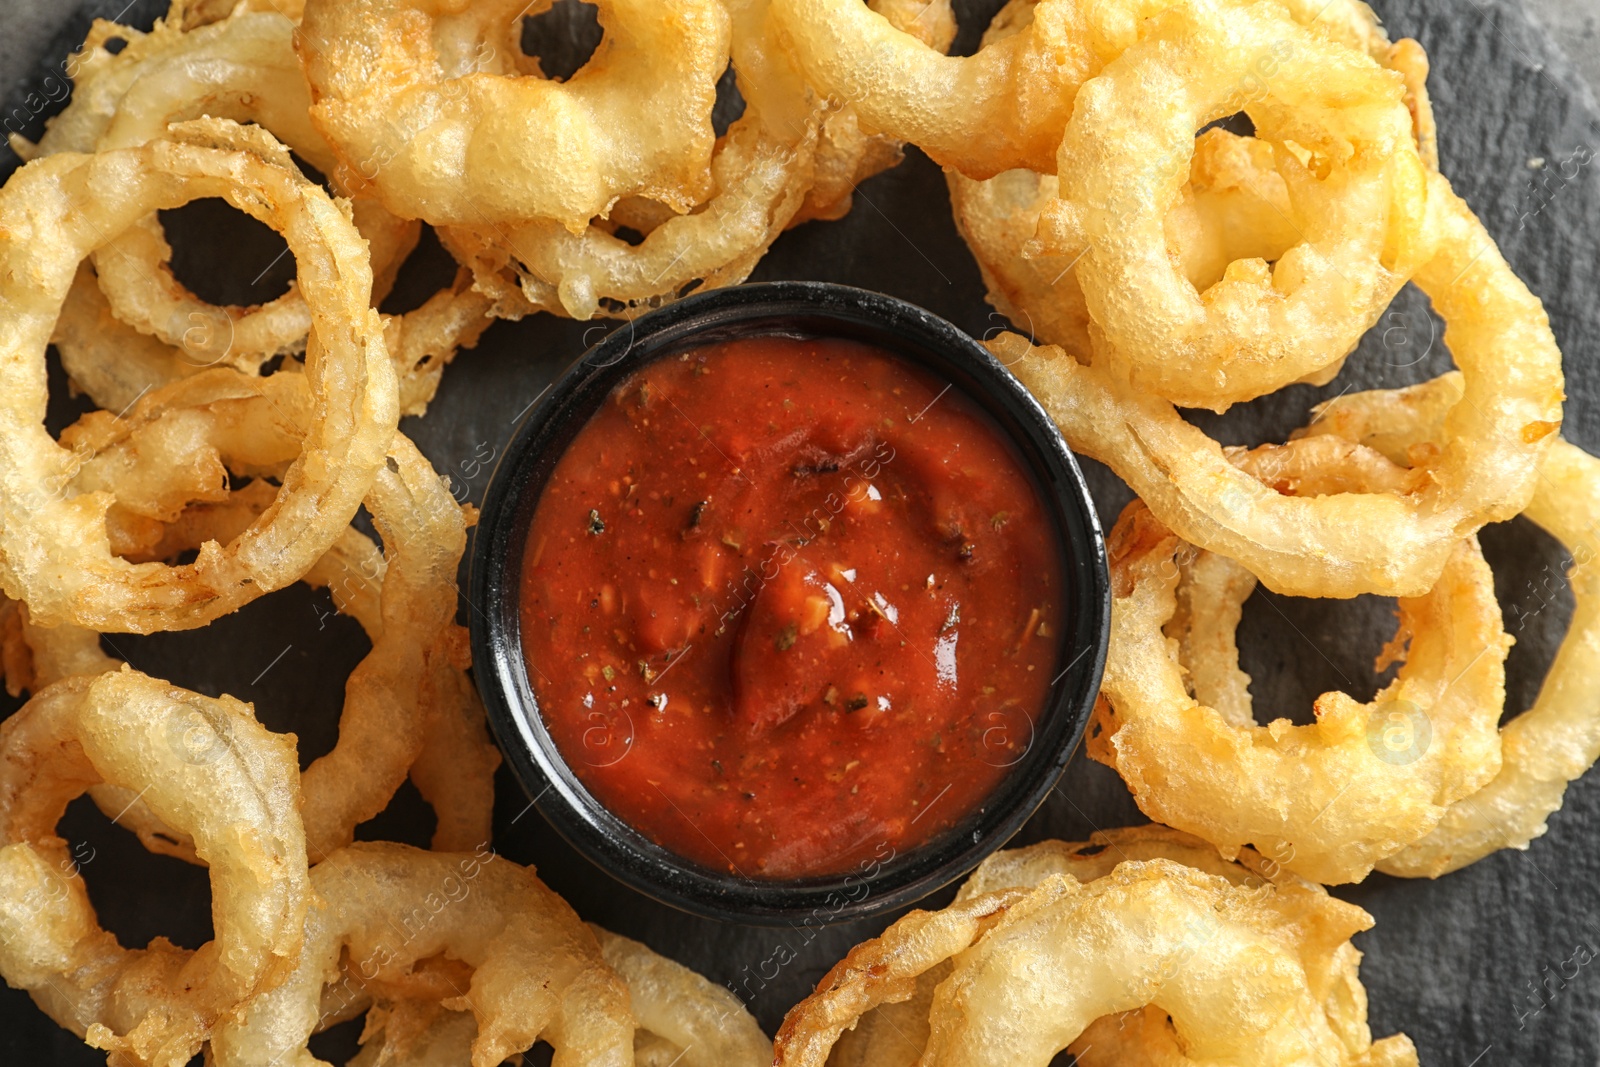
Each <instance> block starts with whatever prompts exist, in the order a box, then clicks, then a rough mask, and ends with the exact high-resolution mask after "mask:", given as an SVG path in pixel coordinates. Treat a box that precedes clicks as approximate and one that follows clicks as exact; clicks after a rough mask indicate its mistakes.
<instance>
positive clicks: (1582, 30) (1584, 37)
mask: <svg viewBox="0 0 1600 1067" xmlns="http://www.w3.org/2000/svg"><path fill="white" fill-rule="evenodd" d="M1523 7H1524V9H1525V10H1526V11H1527V13H1528V16H1529V17H1530V18H1531V19H1533V21H1534V22H1535V23H1537V24H1538V25H1539V26H1540V27H1541V28H1542V29H1543V30H1544V31H1545V34H1546V36H1548V37H1549V38H1550V40H1552V41H1553V42H1555V44H1556V47H1558V48H1560V49H1561V51H1562V52H1563V53H1565V54H1566V56H1567V58H1568V59H1570V60H1572V63H1573V65H1574V66H1575V67H1577V69H1578V72H1579V73H1580V74H1582V75H1583V76H1584V78H1585V79H1586V80H1587V81H1588V82H1589V87H1590V88H1591V89H1593V90H1595V92H1596V93H1600V4H1596V3H1595V0H1523Z"/></svg>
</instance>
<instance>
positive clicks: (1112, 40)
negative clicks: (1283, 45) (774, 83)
mask: <svg viewBox="0 0 1600 1067" xmlns="http://www.w3.org/2000/svg"><path fill="white" fill-rule="evenodd" d="M1175 2H1177V3H1182V2H1185V0H1138V2H1136V3H1077V2H1072V0H1038V2H1037V3H1035V2H1034V0H1010V2H1009V3H1007V4H1006V6H1005V7H1004V8H1002V9H1001V10H1000V12H999V13H998V14H996V15H995V17H994V20H993V22H992V23H991V26H990V29H991V34H990V35H989V37H988V38H987V39H986V40H985V42H984V47H983V48H981V49H980V50H979V51H978V53H977V54H976V55H973V56H965V57H959V56H946V55H944V54H943V49H939V48H933V47H929V46H928V44H927V42H926V41H924V40H922V39H919V36H918V35H917V34H915V33H914V32H911V28H909V27H906V26H897V25H896V24H895V23H894V22H893V21H891V19H890V18H889V17H886V16H887V15H888V14H889V13H888V12H878V11H874V10H870V9H868V8H866V7H864V6H863V5H862V4H861V3H860V2H859V0H773V18H774V21H775V23H776V26H777V28H778V30H779V32H780V33H781V34H782V35H783V37H784V39H785V41H786V42H787V44H788V45H789V47H790V49H791V50H792V51H793V52H794V54H795V56H796V58H797V60H798V61H799V63H800V65H801V67H802V68H803V69H804V71H805V74H806V76H807V78H808V79H809V80H810V82H811V83H812V84H813V85H815V86H816V87H817V89H818V91H819V92H821V93H822V94H823V95H825V96H828V97H831V98H833V99H834V100H838V101H842V102H846V103H849V104H850V105H851V106H853V107H854V108H855V109H856V111H857V113H858V114H859V116H860V119H861V122H862V125H863V126H864V127H866V128H867V129H870V130H874V131H878V132H880V133H884V134H887V135H889V136H892V137H895V138H898V139H899V140H902V141H910V142H912V143H914V144H916V145H918V146H919V147H920V148H922V149H923V151H925V152H927V153H928V155H929V156H931V157H933V159H934V161H935V162H937V163H939V164H940V165H941V166H944V167H946V168H953V169H955V170H958V171H960V172H961V173H962V174H964V175H966V176H967V177H970V178H975V179H979V180H982V179H986V178H992V177H994V176H995V175H996V174H999V173H1001V172H1002V171H1007V170H1013V169H1026V170H1032V171H1036V172H1039V173H1041V174H1053V173H1055V169H1056V153H1057V149H1058V147H1059V146H1060V144H1061V136H1062V132H1063V131H1064V130H1065V129H1066V128H1067V123H1068V120H1069V119H1070V118H1071V117H1072V111H1073V103H1074V96H1075V95H1076V93H1077V91H1078V88H1079V87H1080V86H1081V85H1082V84H1083V83H1084V82H1085V81H1087V80H1088V79H1089V78H1091V77H1094V76H1095V75H1096V74H1098V73H1099V72H1100V70H1101V69H1102V68H1103V67H1104V66H1105V64H1107V63H1109V62H1111V61H1112V60H1113V59H1115V58H1116V57H1117V56H1118V55H1120V54H1121V53H1122V52H1123V51H1124V50H1125V49H1126V48H1128V47H1129V45H1131V44H1132V43H1133V42H1134V41H1135V40H1137V39H1138V37H1139V35H1140V33H1141V32H1142V28H1143V27H1142V25H1141V24H1142V22H1143V21H1144V20H1145V19H1147V18H1149V17H1151V16H1154V15H1156V14H1158V13H1159V12H1160V11H1162V10H1164V9H1166V8H1168V7H1171V6H1173V4H1174V3H1175ZM1285 6H1286V7H1287V8H1288V9H1289V10H1290V12H1291V13H1292V15H1293V16H1294V18H1295V19H1296V20H1297V21H1299V22H1302V23H1305V24H1309V25H1312V26H1314V27H1315V28H1316V29H1317V30H1318V32H1319V34H1321V35H1323V36H1326V37H1328V38H1330V39H1333V40H1338V41H1341V42H1343V43H1347V44H1349V45H1351V46H1354V47H1357V48H1361V49H1362V50H1364V51H1373V50H1377V49H1380V48H1381V49H1383V50H1384V51H1387V49H1388V47H1389V44H1388V40H1387V39H1386V38H1385V37H1384V36H1383V33H1382V31H1381V29H1379V28H1378V25H1377V20H1376V18H1375V17H1373V15H1372V12H1371V10H1370V9H1369V8H1368V7H1367V6H1366V5H1365V4H1363V3H1359V2H1347V0H1332V2H1322V3H1314V2H1312V0H1295V2H1293V3H1289V4H1287V5H1285ZM1424 105H1425V98H1424ZM1428 114H1429V115H1430V122H1431V112H1429V113H1428Z"/></svg>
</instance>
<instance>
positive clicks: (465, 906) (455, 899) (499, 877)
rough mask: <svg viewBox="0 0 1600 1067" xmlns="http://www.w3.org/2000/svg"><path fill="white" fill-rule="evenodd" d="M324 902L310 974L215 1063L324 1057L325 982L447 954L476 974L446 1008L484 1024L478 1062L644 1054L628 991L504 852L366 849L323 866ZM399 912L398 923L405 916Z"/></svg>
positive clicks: (310, 917) (320, 887)
mask: <svg viewBox="0 0 1600 1067" xmlns="http://www.w3.org/2000/svg"><path fill="white" fill-rule="evenodd" d="M311 884H312V888H313V889H314V890H315V892H316V895H317V898H318V900H319V902H320V903H319V904H316V905H313V906H312V908H311V910H310V911H309V913H308V914H307V916H306V927H305V948H304V949H303V950H302V952H301V954H300V963H299V967H298V968H297V969H296V970H295V971H294V973H293V974H292V975H291V976H290V977H289V978H288V979H287V980H286V981H285V982H284V983H283V984H282V985H280V986H279V987H277V988H276V989H273V990H270V991H268V992H265V993H263V994H261V995H260V996H258V997H256V998H255V999H254V1000H253V1001H252V1002H251V1003H250V1005H249V1008H248V1010H247V1011H246V1012H245V1013H244V1015H243V1017H242V1018H239V1019H236V1020H232V1021H230V1022H228V1023H226V1024H224V1025H222V1026H220V1027H219V1028H218V1029H217V1031H216V1033H215V1034H214V1036H213V1037H212V1042H211V1051H212V1055H213V1057H214V1059H215V1062H216V1064H217V1067H237V1065H243V1064H268V1063H276V1064H280V1065H281V1067H311V1065H313V1064H317V1063H319V1061H318V1060H317V1059H316V1058H315V1057H313V1056H312V1055H311V1054H310V1053H309V1052H307V1051H306V1047H305V1046H306V1040H307V1039H308V1038H310V1036H311V1035H312V1033H313V1032H314V1031H315V1030H316V1028H317V1026H318V1022H319V1019H320V1018H321V1015H322V1008H321V1004H322V992H323V987H324V986H325V985H331V984H333V983H334V982H336V981H338V980H339V977H340V967H339V961H340V956H341V954H344V955H345V957H346V958H347V959H348V960H349V961H350V965H351V967H352V968H353V969H354V970H353V974H352V976H351V979H350V980H351V981H365V980H371V979H376V978H384V977H387V976H391V975H401V976H403V975H405V974H406V973H407V972H408V971H409V970H410V969H411V967H412V965H413V964H415V963H416V962H418V961H420V960H425V959H428V958H429V957H432V956H436V955H438V954H439V953H442V952H447V953H448V954H449V955H450V957H451V958H453V959H456V960H460V961H461V962H463V963H465V964H466V965H467V966H469V967H471V968H472V979H471V984H470V987H469V988H468V989H467V990H466V992H465V993H464V994H462V995H460V996H458V997H455V998H452V999H450V1000H447V1001H445V1002H444V1006H445V1007H446V1008H450V1009H452V1010H455V1011H468V1010H470V1011H471V1012H472V1014H473V1015H474V1016H475V1017H476V1018H477V1020H478V1033H477V1036H476V1037H475V1038H474V1039H473V1042H472V1062H473V1063H474V1064H484V1065H487V1064H497V1063H500V1062H501V1061H502V1060H504V1059H505V1058H506V1057H507V1056H510V1055H513V1054H515V1053H518V1052H523V1051H525V1050H527V1049H528V1048H529V1047H531V1046H532V1045H533V1043H534V1042H535V1041H538V1040H540V1039H543V1040H546V1041H549V1042H550V1043H551V1044H552V1045H554V1046H555V1047H556V1049H557V1052H556V1056H557V1062H558V1063H566V1062H569V1059H570V1061H571V1062H575V1063H586V1064H619V1065H620V1064H623V1063H626V1062H628V1061H629V1059H630V1058H631V1055H630V1054H631V1051H632V1048H633V1025H632V1017H631V1015H630V1013H629V1010H628V989H627V987H626V986H625V985H624V984H623V982H622V980H621V979H620V978H619V977H618V976H617V974H616V973H615V972H614V971H612V969H611V968H610V967H608V966H607V965H606V962H605V960H604V958H603V957H602V956H601V952H600V946H599V945H598V944H596V942H595V939H594V935H593V934H591V933H590V932H589V931H588V930H587V929H586V928H585V927H584V925H583V923H582V922H580V921H579V920H578V917H577V915H576V914H574V913H573V911H572V909H571V908H570V907H569V906H568V905H567V903H566V902H565V901H564V900H562V899H561V898H560V897H558V896H556V895H555V894H554V893H552V892H551V891H550V890H549V889H548V888H546V887H545V885H544V883H543V882H541V881H539V879H538V878H537V877H535V876H534V873H533V871H532V870H530V869H527V868H523V867H518V866H517V865H516V864H514V863H511V862H509V861H506V860H502V859H499V858H498V857H497V856H495V855H494V853H493V852H485V851H484V850H482V849H480V850H479V852H477V853H476V854H474V853H466V854H462V853H442V852H422V851H419V850H418V849H414V848H410V847H408V846H405V845H396V844H388V843H377V842H373V843H367V842H361V843H358V844H354V845H351V846H349V847H348V848H345V849H341V850H340V851H338V852H336V853H334V854H333V855H332V856H329V857H328V858H327V859H325V860H323V861H322V862H321V863H319V864H318V865H317V866H316V868H315V869H314V870H313V871H312V872H311ZM397 917H398V918H397Z"/></svg>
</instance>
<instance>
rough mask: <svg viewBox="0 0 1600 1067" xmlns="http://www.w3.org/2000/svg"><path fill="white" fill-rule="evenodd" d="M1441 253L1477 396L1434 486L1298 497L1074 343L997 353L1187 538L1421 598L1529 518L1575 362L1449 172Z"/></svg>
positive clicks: (1309, 584)
mask: <svg viewBox="0 0 1600 1067" xmlns="http://www.w3.org/2000/svg"><path fill="white" fill-rule="evenodd" d="M1433 181H1434V183H1435V189H1434V192H1433V193H1432V194H1431V195H1432V197H1433V198H1434V199H1435V200H1436V201H1437V202H1439V204H1440V206H1441V207H1442V208H1443V210H1442V211H1441V213H1440V216H1441V226H1442V231H1443V232H1442V235H1441V241H1440V249H1439V253H1438V255H1437V256H1435V258H1434V259H1433V260H1432V261H1430V262H1429V263H1428V265H1427V266H1426V267H1424V268H1423V269H1422V270H1420V271H1419V272H1418V273H1417V275H1416V279H1415V280H1416V281H1417V283H1418V284H1419V285H1420V286H1421V287H1422V289H1423V290H1424V291H1425V292H1427V293H1428V295H1429V296H1431V297H1432V298H1433V302H1434V308H1435V309H1436V310H1437V311H1438V312H1439V313H1440V314H1441V315H1442V316H1443V317H1444V319H1445V321H1446V322H1447V323H1448V326H1447V329H1446V333H1445V340H1446V342H1447V343H1448V344H1449V346H1450V350H1451V352H1452V353H1453V354H1454V355H1455V359H1456V363H1457V364H1458V365H1459V366H1460V367H1461V369H1462V372H1463V380H1464V383H1465V388H1464V391H1463V393H1462V396H1461V400H1460V402H1458V403H1457V404H1456V405H1455V406H1454V407H1452V408H1451V409H1450V413H1449V415H1448V416H1447V420H1446V427H1445V432H1446V439H1447V443H1446V444H1445V445H1444V446H1443V447H1442V448H1441V449H1440V450H1439V453H1438V455H1437V457H1436V458H1435V460H1434V461H1433V462H1431V463H1430V464H1429V466H1428V477H1427V479H1425V484H1422V485H1420V486H1418V487H1417V488H1415V489H1412V490H1411V491H1409V492H1405V493H1340V494H1336V495H1332V496H1321V497H1293V496H1284V495H1282V494H1280V493H1278V492H1276V491H1275V490H1273V489H1272V488H1270V487H1268V486H1265V485H1262V484H1261V482H1260V481H1258V480H1257V479H1255V478H1254V477H1252V476H1251V475H1250V474H1248V473H1247V472H1245V471H1242V470H1240V469H1238V468H1237V467H1235V466H1234V465H1233V464H1232V463H1231V462H1230V461H1229V459H1228V457H1227V456H1226V455H1225V454H1224V453H1223V450H1222V448H1221V447H1220V446H1218V445H1217V444H1216V442H1214V441H1212V440H1211V439H1210V438H1208V437H1206V436H1205V434H1204V433H1202V432H1201V431H1200V430H1198V429H1197V428H1195V427H1194V426H1193V425H1191V424H1189V423H1188V422H1186V421H1185V420H1184V419H1183V418H1182V416H1180V415H1179V414H1178V412H1177V411H1176V410H1175V409H1174V408H1173V407H1172V405H1171V404H1169V403H1167V402H1166V401H1163V400H1161V399H1159V398H1156V397H1152V396H1148V395H1141V394H1138V393H1135V392H1134V391H1133V390H1131V389H1130V388H1129V387H1128V386H1127V385H1125V384H1123V383H1121V382H1119V381H1118V379H1117V378H1116V376H1114V375H1111V374H1109V373H1107V372H1106V371H1105V370H1103V369H1101V368H1098V367H1092V366H1083V365H1081V364H1079V363H1078V362H1077V361H1076V360H1073V359H1072V358H1071V357H1069V356H1067V355H1066V354H1065V353H1063V352H1061V351H1060V350H1059V349H1054V350H1052V349H1050V348H1040V349H1034V348H1031V347H1030V346H1029V345H1028V343H1027V341H1026V340H1025V339H1024V338H1021V337H1018V336H1016V335H1012V334H1007V335H1002V336H1000V337H998V338H996V339H995V340H993V341H991V342H990V348H991V350H993V351H994V352H995V354H996V355H997V356H998V357H999V358H1000V360H1001V361H1002V362H1003V363H1005V364H1006V365H1007V366H1009V367H1010V368H1011V370H1012V372H1013V373H1014V374H1016V375H1017V377H1018V378H1020V379H1022V381H1023V383H1024V384H1025V385H1027V386H1028V387H1029V389H1031V390H1032V391H1033V393H1034V395H1035V396H1037V397H1038V398H1039V400H1040V402H1041V403H1042V404H1044V406H1045V409H1046V410H1047V411H1049V412H1050V414H1051V416H1052V417H1053V418H1054V419H1055V421H1056V424H1057V425H1058V426H1059V427H1060V428H1061V431H1062V433H1063V434H1064V435H1065V436H1066V438H1067V441H1068V443H1070V444H1071V445H1072V447H1073V448H1074V449H1075V450H1077V451H1079V452H1082V453H1084V454H1086V455H1089V456H1091V457H1093V458H1095V459H1097V460H1100V461H1101V462H1102V463H1105V464H1106V465H1107V466H1109V467H1110V468H1111V469H1112V470H1113V471H1115V472H1116V473H1117V474H1118V475H1119V476H1120V477H1121V478H1122V479H1123V480H1124V481H1126V482H1127V483H1128V484H1129V486H1130V487H1131V488H1132V489H1133V491H1134V492H1135V493H1136V494H1137V495H1138V496H1139V497H1140V498H1141V499H1143V500H1144V502H1145V503H1146V504H1148V505H1149V506H1150V509H1151V510H1152V511H1153V512H1155V514H1156V516H1157V517H1158V518H1159V519H1160V520H1161V521H1162V522H1163V523H1165V524H1166V525H1167V526H1169V527H1170V528H1171V529H1172V530H1173V531H1174V532H1175V533H1177V534H1178V535H1179V536H1180V537H1182V538H1183V539H1184V540H1185V541H1188V542H1189V543H1190V544H1193V545H1195V546H1197V547H1200V548H1204V549H1207V550H1209V551H1213V552H1216V553H1218V554H1220V555H1224V556H1228V557H1229V558H1231V559H1236V560H1238V561H1239V562H1240V563H1243V564H1244V565H1245V566H1246V567H1248V568H1249V569H1250V571H1251V572H1252V573H1254V574H1255V575H1256V576H1257V577H1258V578H1260V579H1261V581H1262V582H1263V583H1264V584H1265V585H1266V586H1267V587H1268V588H1269V589H1271V590H1273V591H1274V592H1278V593H1283V594H1286V595H1290V596H1336V597H1349V596H1356V595H1358V594H1361V593H1379V594H1383V595H1387V596H1420V595H1421V594H1423V593H1425V592H1427V591H1428V589H1430V588H1432V586H1433V583H1434V581H1435V579H1436V578H1437V577H1438V575H1439V573H1440V571H1442V570H1443V569H1444V564H1445V561H1446V560H1447V559H1448V558H1449V556H1450V554H1451V553H1452V552H1454V551H1455V547H1456V545H1457V543H1458V542H1459V541H1460V540H1461V539H1462V538H1463V537H1467V536H1469V535H1471V534H1473V533H1475V532H1476V531H1477V530H1478V529H1479V528H1480V527H1481V526H1483V525H1484V524H1485V523H1489V522H1500V521H1503V520H1505V519H1508V518H1510V517H1511V516H1513V515H1515V514H1517V513H1518V512H1519V511H1520V510H1521V509H1522V508H1523V507H1525V506H1526V505H1527V501H1528V499H1529V498H1530V497H1531V496H1532V494H1533V489H1534V483H1535V480H1536V477H1537V472H1536V467H1537V464H1538V461H1539V458H1540V457H1541V456H1542V455H1543V454H1544V451H1545V450H1546V448H1547V447H1548V445H1549V442H1550V440H1551V439H1552V438H1553V436H1554V435H1555V433H1556V431H1557V430H1559V429H1560V426H1561V399H1562V392H1561V390H1562V380H1563V379H1562V375H1561V353H1560V350H1559V349H1557V347H1556V344H1555V338H1554V337H1553V336H1552V335H1551V333H1550V326H1549V320H1548V319H1547V318H1546V317H1545V314H1544V309H1543V307H1542V306H1541V305H1540V304H1539V301H1538V299H1537V298H1536V297H1534V296H1533V294H1531V293H1529V292H1528V290H1527V287H1526V286H1524V285H1523V284H1522V282H1521V281H1520V280H1518V279H1517V277H1516V275H1515V274H1514V273H1512V270H1511V268H1510V266H1509V265H1507V264H1506V262H1505V260H1504V259H1503V258H1501V256H1500V255H1499V253H1498V252H1497V251H1496V249H1495V247H1494V244H1493V242H1492V240H1491V239H1490V238H1489V236H1488V234H1487V233H1486V232H1484V230H1483V227H1482V225H1481V224H1479V223H1478V221H1477V219H1476V218H1474V217H1473V215H1472V213H1471V212H1470V211H1469V210H1468V209H1467V207H1466V205H1465V204H1463V203H1462V202H1461V201H1460V200H1459V199H1457V198H1456V197H1455V195H1454V194H1453V193H1452V192H1450V190H1449V186H1448V183H1447V182H1445V180H1444V179H1443V178H1439V177H1435V178H1434V179H1433Z"/></svg>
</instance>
